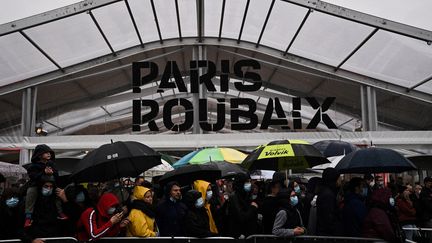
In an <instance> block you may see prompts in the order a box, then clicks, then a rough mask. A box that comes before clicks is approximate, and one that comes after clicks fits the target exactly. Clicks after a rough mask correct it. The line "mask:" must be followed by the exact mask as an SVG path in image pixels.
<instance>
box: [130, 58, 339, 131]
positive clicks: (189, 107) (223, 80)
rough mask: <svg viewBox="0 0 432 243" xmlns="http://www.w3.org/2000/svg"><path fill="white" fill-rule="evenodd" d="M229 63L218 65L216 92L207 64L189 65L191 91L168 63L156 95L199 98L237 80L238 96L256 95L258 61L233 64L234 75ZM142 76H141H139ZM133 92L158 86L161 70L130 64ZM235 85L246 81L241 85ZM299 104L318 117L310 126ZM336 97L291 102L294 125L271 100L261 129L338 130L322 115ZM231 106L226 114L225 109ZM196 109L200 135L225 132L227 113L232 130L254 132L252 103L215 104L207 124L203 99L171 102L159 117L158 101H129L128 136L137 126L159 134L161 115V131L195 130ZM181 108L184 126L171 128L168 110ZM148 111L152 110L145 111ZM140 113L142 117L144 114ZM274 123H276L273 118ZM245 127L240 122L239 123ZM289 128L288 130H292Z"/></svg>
mask: <svg viewBox="0 0 432 243" xmlns="http://www.w3.org/2000/svg"><path fill="white" fill-rule="evenodd" d="M230 65H231V64H230V61H229V60H221V61H220V66H221V70H220V75H219V78H220V85H219V90H217V89H216V87H215V85H214V84H213V82H212V78H213V77H215V76H216V64H215V63H214V62H212V61H209V60H194V61H190V75H189V77H190V89H188V88H187V86H186V84H185V82H184V80H183V77H182V75H181V73H180V69H179V68H178V66H177V63H176V62H175V61H168V62H167V63H166V65H165V67H164V71H163V73H162V77H161V80H160V83H159V87H158V90H157V93H162V92H164V90H169V89H175V90H176V91H178V92H180V93H193V94H197V93H199V89H200V88H201V87H200V86H201V85H203V86H205V88H206V89H207V91H210V92H221V93H224V92H228V91H229V82H230V76H233V75H234V76H235V77H236V78H237V79H238V80H236V81H234V82H233V84H234V87H235V89H236V90H237V91H240V92H255V91H258V90H259V89H260V88H261V86H262V80H261V76H260V75H259V73H258V71H259V70H260V68H261V65H260V63H259V62H258V61H256V60H252V59H244V60H238V61H236V62H235V63H234V73H233V74H232V73H230ZM199 68H206V70H207V71H206V73H203V74H201V75H200V74H199V72H198V70H199ZM142 73H145V75H142ZM132 76H133V78H132V90H133V93H141V86H142V85H144V84H147V83H150V82H152V81H156V80H157V79H158V76H159V67H158V65H157V64H156V63H154V62H148V61H146V62H134V63H133V64H132ZM239 80H247V81H249V82H247V83H244V82H242V81H239ZM302 100H303V101H306V102H304V104H308V105H309V106H310V107H312V109H314V110H315V111H316V113H315V115H314V116H313V118H312V120H311V121H310V122H309V124H308V125H307V126H306V127H303V124H302V114H301V109H302ZM334 100H335V97H327V98H325V99H324V100H323V102H322V103H321V104H320V103H319V102H318V101H317V99H315V98H314V97H303V98H302V97H294V98H292V111H291V112H289V113H288V114H290V115H291V118H292V124H289V122H288V117H287V115H286V114H287V113H286V112H285V111H284V110H283V109H282V105H281V102H280V100H279V98H278V97H274V98H270V99H269V100H268V103H267V108H266V110H265V112H264V116H263V118H262V121H261V123H260V124H261V125H260V127H259V128H260V129H268V127H269V126H280V127H281V129H286V130H291V129H315V128H316V127H317V126H318V124H319V123H320V122H323V123H324V124H325V125H326V126H327V127H328V128H330V129H336V128H337V127H336V125H335V124H334V122H333V121H332V120H331V118H330V117H329V115H328V114H326V111H328V110H329V108H330V106H331V105H332V104H333V102H334ZM226 104H229V108H227V107H226ZM194 105H198V106H199V126H200V127H201V129H202V130H204V131H219V130H221V129H222V128H224V127H225V119H226V116H225V114H226V111H228V112H229V114H230V116H229V117H230V123H229V124H231V125H230V126H231V127H230V128H231V130H252V129H255V128H256V127H257V126H258V116H257V115H256V114H255V112H256V108H257V105H256V101H255V100H253V99H250V98H232V99H223V98H222V99H217V105H216V110H217V112H216V113H217V114H216V117H217V118H216V122H209V121H208V116H207V114H208V109H207V107H208V106H207V99H199V103H198V104H193V103H192V102H191V101H189V100H188V99H185V98H174V99H170V100H167V101H166V102H165V104H164V105H163V109H162V111H159V104H158V102H157V101H155V100H153V99H151V100H141V99H139V100H133V101H132V131H141V126H143V125H144V126H145V125H147V126H148V127H149V129H150V131H159V127H158V126H157V124H156V122H155V119H156V118H157V116H158V115H159V113H160V112H162V115H163V125H164V126H165V127H166V128H167V129H169V130H172V131H177V132H183V131H187V130H189V129H191V128H192V126H193V117H194V115H193V112H194V111H193V110H194V109H193V106H194ZM178 106H182V107H183V108H184V113H185V115H184V121H183V122H182V123H181V124H175V123H174V122H173V120H172V110H173V108H175V107H178ZM148 108H150V109H148ZM143 110H144V114H143ZM274 113H275V114H276V117H277V118H274V116H273V114H274ZM241 118H242V120H243V121H245V122H241V121H240V119H241ZM291 127H292V128H291Z"/></svg>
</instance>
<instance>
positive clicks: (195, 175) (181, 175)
mask: <svg viewBox="0 0 432 243" xmlns="http://www.w3.org/2000/svg"><path fill="white" fill-rule="evenodd" d="M221 177H222V172H221V170H220V169H219V168H218V167H217V166H216V165H215V163H206V164H195V165H185V166H182V167H180V168H177V169H175V170H172V171H168V172H167V173H165V174H164V175H163V176H162V177H161V178H160V179H159V184H160V185H165V184H167V183H168V182H170V181H177V182H178V183H179V184H180V185H182V186H185V185H190V184H192V183H193V182H194V181H195V180H204V181H208V182H213V181H215V180H217V179H220V178H221Z"/></svg>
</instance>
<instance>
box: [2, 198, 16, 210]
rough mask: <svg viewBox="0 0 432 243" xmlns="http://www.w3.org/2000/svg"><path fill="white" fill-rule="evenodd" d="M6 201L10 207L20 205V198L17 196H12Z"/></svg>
mask: <svg viewBox="0 0 432 243" xmlns="http://www.w3.org/2000/svg"><path fill="white" fill-rule="evenodd" d="M5 202H6V206H8V207H10V208H14V207H16V206H17V205H18V203H19V199H18V198H17V197H11V198H9V199H6V201H5Z"/></svg>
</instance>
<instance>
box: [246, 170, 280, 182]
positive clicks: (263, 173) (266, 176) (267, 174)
mask: <svg viewBox="0 0 432 243" xmlns="http://www.w3.org/2000/svg"><path fill="white" fill-rule="evenodd" d="M274 173H275V171H274V170H256V171H254V172H252V173H251V179H252V180H271V179H273V174H274Z"/></svg>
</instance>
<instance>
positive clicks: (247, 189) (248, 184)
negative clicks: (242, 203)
mask: <svg viewBox="0 0 432 243" xmlns="http://www.w3.org/2000/svg"><path fill="white" fill-rule="evenodd" d="M243 188H244V190H245V191H246V192H250V191H251V189H252V184H251V183H250V182H246V183H245V184H244V186H243Z"/></svg>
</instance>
